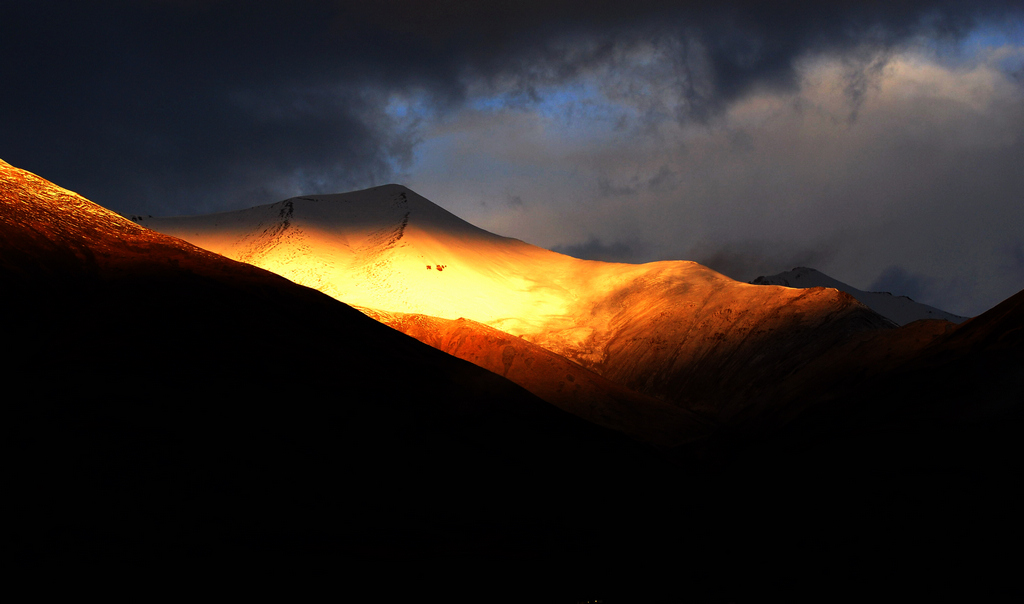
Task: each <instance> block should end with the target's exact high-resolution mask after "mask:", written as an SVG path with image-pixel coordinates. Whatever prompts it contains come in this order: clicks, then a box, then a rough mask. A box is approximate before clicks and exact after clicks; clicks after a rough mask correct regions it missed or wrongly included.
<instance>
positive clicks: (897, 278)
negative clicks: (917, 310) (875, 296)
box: [868, 265, 934, 300]
mask: <svg viewBox="0 0 1024 604" xmlns="http://www.w3.org/2000/svg"><path fill="white" fill-rule="evenodd" d="M933 285H934V284H933V283H932V280H931V279H929V278H927V277H925V276H924V275H918V274H914V273H912V272H910V271H908V270H907V269H905V268H903V267H902V266H896V265H893V266H890V267H887V268H886V269H885V270H884V271H882V274H880V275H879V276H878V278H877V279H875V281H874V282H873V283H872V284H871V286H870V287H869V288H868V289H869V290H870V291H873V292H890V293H891V292H897V293H898V294H899V295H903V296H907V297H909V298H912V299H914V300H922V299H924V298H925V296H927V295H928V293H929V292H930V290H931V289H932V287H933Z"/></svg>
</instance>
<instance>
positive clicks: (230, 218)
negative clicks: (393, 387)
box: [143, 185, 837, 364]
mask: <svg viewBox="0 0 1024 604" xmlns="http://www.w3.org/2000/svg"><path fill="white" fill-rule="evenodd" d="M143 224H145V225H146V226H150V227H152V228H154V229H156V230H158V231H162V232H164V233H168V234H171V235H174V236H177V237H181V238H182V239H185V240H187V241H189V242H191V243H194V244H196V245H198V246H200V247H204V248H206V249H209V250H212V251H215V252H218V253H220V254H223V255H225V256H228V257H230V258H234V259H236V260H240V261H243V262H248V263H251V264H255V265H257V266H260V267H262V268H265V269H267V270H270V271H273V272H275V273H278V274H280V275H283V276H284V277H287V278H288V279H291V280H292V281H295V282H297V283H300V284H302V285H306V286H308V287H312V288H315V289H318V290H320V291H322V292H324V293H326V294H328V295H330V296H333V297H334V298H337V299H338V300H341V301H342V302H345V303H347V304H350V305H352V306H356V307H363V308H371V309H378V310H383V311H390V312H398V313H413V314H423V315H430V316H434V317H440V318H443V319H453V320H454V319H459V318H466V319H471V320H474V321H477V322H479V323H483V324H485V325H489V326H491V327H494V328H497V329H499V330H501V331H504V332H506V333H509V334H512V335H514V336H521V337H524V338H526V339H528V340H530V341H532V342H534V343H537V344H540V345H542V346H544V347H545V348H548V349H549V350H552V351H555V352H557V353H559V354H565V355H567V356H569V357H570V358H574V359H577V360H579V361H581V362H587V363H592V364H595V363H596V364H599V363H602V362H603V361H604V360H605V359H606V357H607V355H608V354H611V353H612V352H610V350H611V348H612V347H613V342H611V341H610V340H609V338H611V336H610V335H609V334H611V333H613V332H614V333H619V332H621V331H623V330H627V331H628V328H629V324H630V322H633V321H635V322H650V323H651V324H654V325H664V328H662V329H658V330H655V332H656V333H658V334H659V335H658V336H657V337H664V338H669V339H671V338H677V339H679V338H685V337H686V333H688V330H690V329H700V330H703V331H709V332H710V333H711V334H712V337H709V338H707V339H705V340H700V341H694V342H692V343H691V345H692V346H693V347H695V348H694V354H700V350H703V349H705V348H708V347H713V346H717V345H718V344H717V343H716V342H717V340H716V339H715V338H716V337H718V336H716V335H715V334H716V333H719V332H722V333H724V330H739V331H735V332H734V333H736V334H739V335H737V337H743V336H742V330H743V329H749V330H753V329H754V327H753V325H754V324H755V323H756V322H757V321H761V320H762V318H763V317H762V315H763V314H764V313H765V312H766V311H767V309H770V308H772V307H776V306H780V305H785V304H788V303H789V302H790V301H793V300H796V299H798V298H800V297H801V296H803V295H804V294H803V293H800V291H799V290H787V291H784V292H781V293H779V292H775V293H770V291H769V290H774V289H775V288H766V287H764V286H753V285H747V284H743V283H738V282H736V281H733V280H731V279H729V278H727V277H725V276H723V275H720V274H719V273H716V272H714V271H712V270H710V269H708V268H706V267H703V266H701V265H698V264H696V263H693V262H685V261H671V262H654V263H649V264H642V265H632V264H616V263H607V262H596V261H588V260H579V259H576V258H572V257H569V256H564V255H562V254H557V253H555V252H551V251H548V250H545V249H542V248H538V247H536V246H533V245H529V244H527V243H524V242H522V241H519V240H516V239H509V238H506V237H500V236H498V235H495V234H493V233H489V232H487V231H484V230H482V229H479V228H477V227H474V226H473V225H471V224H469V223H467V222H465V221H463V220H462V219H460V218H458V217H456V216H454V215H452V214H450V213H449V212H447V211H445V210H444V209H442V208H440V207H439V206H437V205H435V204H433V203H432V202H430V201H428V200H426V199H424V198H422V197H420V196H419V195H417V194H416V193H413V192H412V191H409V190H408V189H406V188H404V187H400V186H396V185H388V186H383V187H376V188H374V189H367V190H365V191H357V192H354V193H347V194H341V195H325V196H312V197H299V198H294V199H291V200H288V201H284V202H280V203H276V204H272V205H269V206H261V207H257V208H251V209H249V210H243V211H239V212H232V213H227V214H219V215H208V216H200V217H185V218H173V219H151V220H146V221H143ZM779 289H781V288H779ZM836 293H837V292H834V291H833V294H828V295H835V294H836ZM698 323H699V325H698ZM718 324H721V325H722V327H721V328H720V329H718V330H717V331H716V329H715V326H716V325H718ZM666 341H667V340H666ZM651 346H652V348H651V351H650V352H648V353H644V354H650V355H660V354H669V352H668V351H669V348H670V347H668V346H663V345H661V344H658V343H657V342H653V343H652V344H651Z"/></svg>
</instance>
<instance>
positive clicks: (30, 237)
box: [0, 163, 664, 559]
mask: <svg viewBox="0 0 1024 604" xmlns="http://www.w3.org/2000/svg"><path fill="white" fill-rule="evenodd" d="M0 282H2V284H3V291H4V295H3V296H2V300H0V305H2V311H3V313H4V316H5V317H8V327H7V328H6V331H5V338H4V344H5V350H6V351H7V352H8V354H9V355H13V358H11V359H9V360H8V361H7V362H6V364H5V366H4V369H3V376H4V380H5V384H6V389H7V391H8V393H9V394H8V396H6V397H5V403H4V409H5V412H6V414H5V417H6V419H5V424H6V426H7V428H8V430H9V431H10V432H11V433H13V436H14V437H13V439H12V444H13V450H14V451H15V455H14V457H13V464H12V465H13V466H14V467H13V468H12V470H13V476H11V477H10V479H11V482H9V483H8V489H9V490H8V493H9V494H10V495H12V497H10V498H9V499H10V500H12V501H13V503H14V505H15V507H16V508H17V511H16V514H17V516H16V517H17V523H16V525H17V526H16V528H17V530H16V533H17V536H18V543H19V544H20V546H21V547H22V548H24V549H25V550H26V551H29V552H36V553H42V554H55V555H61V556H64V555H69V554H71V555H88V556H93V555H103V554H115V555H136V554H140V555H153V554H155V553H160V554H169V555H185V554H195V553H199V552H202V553H205V554H210V553H212V552H217V551H231V552H234V555H239V554H241V553H244V552H249V553H250V554H251V553H252V552H270V553H275V554H281V553H284V552H293V553H297V554H299V555H310V554H317V555H329V556H339V555H358V556H371V557H372V556H383V557H385V558H388V557H394V558H398V559H402V558H408V557H412V558H417V557H420V556H433V555H445V554H449V555H469V552H476V553H484V554H485V555H497V556H517V555H540V556H542V557H543V556H547V555H549V554H550V552H551V551H575V549H576V548H577V547H579V546H580V545H581V544H585V543H586V539H587V538H588V537H587V535H593V534H598V535H601V536H602V538H603V537H605V536H611V535H613V534H614V532H615V530H616V529H615V527H614V526H609V527H608V529H605V528H602V529H600V530H597V529H595V527H594V522H595V517H596V516H600V515H602V514H607V513H608V512H609V510H608V509H606V508H604V507H602V505H603V504H602V505H598V506H593V507H591V508H590V510H593V514H592V513H591V512H590V511H588V510H586V509H585V510H574V509H572V507H571V505H570V504H571V503H573V502H575V501H576V500H577V498H578V497H579V494H580V493H585V492H594V491H595V490H596V489H597V488H598V486H599V485H611V486H614V490H615V491H616V492H623V491H630V490H634V491H636V492H641V491H643V490H644V488H645V487H643V486H642V485H643V483H644V482H647V483H648V484H651V485H656V484H658V483H659V481H658V480H653V479H651V478H652V477H651V476H646V478H645V477H644V473H645V472H648V471H650V472H655V471H656V472H664V468H663V467H661V466H660V465H659V464H658V463H657V462H655V461H654V460H652V459H650V458H648V457H647V453H646V451H645V450H643V449H641V448H639V447H637V446H634V445H633V444H632V443H631V442H629V441H628V440H627V439H625V438H624V437H621V436H618V435H616V434H613V433H611V432H608V431H605V430H603V429H601V428H597V427H596V426H592V425H589V424H586V423H585V422H583V421H582V420H579V419H577V418H575V417H572V416H570V415H568V414H566V413H564V412H562V411H559V410H557V409H555V408H554V407H552V406H550V405H549V404H547V403H545V402H543V401H541V400H539V399H537V398H535V397H533V396H532V395H530V394H529V393H527V392H526V391H524V390H522V389H521V388H519V387H518V386H515V385H514V384H512V383H511V382H508V381H506V380H504V379H502V378H500V377H498V376H495V375H493V374H491V373H489V372H486V371H484V370H482V369H479V368H477V367H475V366H473V365H471V364H469V363H466V362H463V361H460V360H458V359H455V358H453V357H450V356H448V355H445V354H443V353H440V352H438V351H436V350H434V349H432V348H430V347H428V346H426V345H423V344H421V343H419V342H417V341H415V340H413V339H412V338H408V337H406V336H404V335H402V334H400V333H398V332H396V331H394V330H392V329H390V328H387V327H385V326H383V325H380V324H379V323H377V322H375V321H373V320H372V319H369V318H367V317H365V316H364V315H362V314H361V313H359V312H357V311H355V310H353V309H351V308H350V307H347V306H345V305H344V304H341V303H339V302H337V301H335V300H333V299H331V298H329V297H327V296H325V295H323V294H321V293H319V292H316V291H314V290H311V289H308V288H305V287H302V286H298V285H295V284H293V283H291V282H289V281H287V280H286V279H284V278H282V277H278V276H276V275H273V274H271V273H268V272H266V271H264V270H262V269H258V268H255V267H252V266H249V265H245V264H241V263H238V262H234V261H231V260H228V259H226V258H223V257H221V256H217V255H215V254H212V253H209V252H205V251H203V250H200V249H198V248H195V247H193V246H191V245H190V244H187V243H185V242H183V241H180V240H177V239H174V238H171V237H167V236H164V235H160V234H157V233H154V232H152V231H148V230H146V229H143V228H140V227H138V226H137V225H135V224H133V223H131V222H129V221H127V220H124V219H122V218H120V217H119V216H117V215H116V214H113V213H111V212H108V211H107V210H104V209H103V208H101V207H99V206H97V205H95V204H93V203H91V202H89V201H87V200H85V199H83V198H81V197H79V196H77V195H75V194H73V193H71V192H68V191H66V190H63V189H60V188H59V187H56V186H54V185H52V184H50V183H48V182H46V181H45V180H43V179H41V178H38V177H36V176H35V175H33V174H30V173H27V172H24V171H21V170H18V169H16V168H13V167H11V166H9V165H7V164H3V163H0ZM14 393H17V394H14ZM637 489H639V490H637ZM14 494H17V496H16V497H15V496H13V495H14Z"/></svg>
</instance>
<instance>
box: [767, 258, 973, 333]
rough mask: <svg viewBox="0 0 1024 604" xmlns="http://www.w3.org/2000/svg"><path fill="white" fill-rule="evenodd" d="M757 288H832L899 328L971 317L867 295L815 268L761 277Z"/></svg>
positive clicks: (884, 295)
mask: <svg viewBox="0 0 1024 604" xmlns="http://www.w3.org/2000/svg"><path fill="white" fill-rule="evenodd" d="M751 283H754V284H756V285H782V286H785V287H799V288H807V287H832V288H835V289H838V290H839V291H843V292H846V293H848V294H850V295H851V296H853V297H854V298H856V299H857V300H859V301H860V302H861V303H863V304H865V305H867V306H868V307H869V308H871V310H873V311H875V312H877V313H878V314H880V315H882V316H883V317H885V318H886V319H889V320H890V321H892V322H893V323H896V324H897V325H906V324H907V323H911V322H913V321H920V320H922V319H942V320H944V321H951V322H953V323H962V322H964V321H966V320H967V317H961V316H959V315H954V314H953V313H949V312H946V311H944V310H939V309H938V308H935V307H934V306H928V305H927V304H921V303H920V302H915V301H913V300H911V299H910V298H908V297H907V296H894V295H892V294H891V293H889V292H866V291H861V290H859V289H857V288H855V287H852V286H850V285H847V284H846V283H843V282H842V281H839V280H837V279H833V278H832V277H829V276H828V275H826V274H824V273H822V272H821V271H816V270H814V269H813V268H806V267H802V266H801V267H797V268H794V269H793V270H791V271H786V272H784V273H779V274H777V275H771V276H768V277H758V278H757V279H754V280H753V281H751Z"/></svg>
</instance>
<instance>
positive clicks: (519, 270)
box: [0, 162, 1024, 602]
mask: <svg viewBox="0 0 1024 604" xmlns="http://www.w3.org/2000/svg"><path fill="white" fill-rule="evenodd" d="M133 221H134V222H133ZM0 282H2V283H3V285H4V294H5V295H4V296H2V297H0V309H2V310H3V312H4V314H5V316H7V317H9V318H10V321H9V326H8V329H7V332H6V337H5V343H6V345H7V349H8V350H9V351H12V353H13V354H12V355H11V360H9V361H7V362H6V364H5V365H4V369H3V373H4V377H5V378H6V381H7V383H8V384H9V385H12V386H13V385H19V386H20V385H27V387H26V388H17V389H15V388H11V389H10V391H11V393H12V394H11V395H10V396H9V397H8V399H7V400H6V405H5V409H6V410H7V412H8V418H9V421H10V425H11V426H12V427H13V434H14V438H12V439H11V443H12V445H13V449H14V451H15V452H16V455H15V457H14V460H15V462H14V464H12V465H13V466H14V467H13V469H12V470H13V471H12V472H11V479H10V481H9V486H10V489H11V491H10V492H11V493H12V496H11V499H12V500H13V501H14V504H15V505H14V508H15V511H14V518H15V519H16V522H15V523H14V524H15V528H16V530H15V531H14V543H15V544H16V545H17V546H18V547H19V548H21V549H22V550H23V551H25V552H29V553H31V554H32V555H35V556H44V557H58V558H64V559H67V558H79V559H90V560H91V559H96V558H97V557H99V558H103V557H107V558H114V559H123V558H128V557H137V556H139V555H143V556H153V555H161V556H169V557H172V558H174V559H179V560H180V559H185V558H191V557H194V556H196V555H214V556H217V557H218V559H224V560H230V561H242V562H244V561H247V560H253V559H257V560H263V559H267V558H271V559H275V560H282V561H285V560H287V561H294V560H303V561H308V560H331V561H332V562H331V564H332V568H336V569H341V571H339V572H350V573H351V574H352V575H353V576H355V575H359V577H360V578H369V579H374V578H376V579H381V580H388V581H394V580H395V577H396V576H399V577H406V578H407V577H408V576H409V573H412V572H415V571H414V570H413V569H420V570H424V569H426V570H427V571H431V572H432V573H433V574H434V575H435V576H448V574H449V573H450V570H451V568H458V569H460V572H465V573H466V574H467V575H472V576H484V575H486V574H487V573H496V574H503V573H506V572H508V573H513V575H511V576H512V577H514V579H513V580H511V582H509V581H508V579H509V577H504V578H503V580H502V581H497V580H495V581H493V582H492V585H506V584H512V585H514V586H515V585H517V586H520V587H521V588H523V589H524V595H526V594H528V595H527V597H528V598H529V599H530V600H531V601H552V602H555V601H558V602H560V601H566V600H567V598H568V600H569V601H575V600H580V599H583V597H584V596H587V594H593V593H594V592H595V590H596V591H597V592H600V593H606V594H609V599H608V601H612V600H614V599H615V597H614V596H615V595H618V596H619V597H618V600H619V601H629V600H630V599H632V600H633V601H679V600H686V599H690V600H692V599H697V600H701V599H714V598H723V597H730V598H735V597H744V596H746V597H756V596H763V595H765V594H769V595H774V594H777V595H789V596H794V597H800V596H807V595H810V594H816V595H820V594H830V595H831V594H835V595H838V594H839V593H842V594H849V593H851V592H856V591H858V590H859V589H863V590H864V593H876V591H875V590H876V589H877V588H880V587H881V586H883V585H884V586H886V588H887V589H888V588H891V587H892V585H893V584H895V585H897V586H899V588H900V589H901V590H902V591H904V592H905V593H908V594H917V595H921V594H925V593H934V594H939V593H942V594H946V593H949V590H950V589H951V586H952V587H963V588H965V589H967V590H969V592H970V593H978V592H983V593H985V594H988V595H994V596H1005V595H1007V594H1009V595H1010V596H1012V595H1013V593H1015V592H1013V590H1014V589H1018V587H1016V586H1015V584H1014V583H1013V580H1012V578H1013V577H1014V576H1015V574H1014V573H1015V570H1016V565H1015V564H1014V560H1013V559H1012V558H1009V557H1006V556H1004V555H1003V554H1002V552H1004V551H1007V550H1008V549H1011V550H1012V548H1013V547H1015V545H1016V543H1017V542H1018V541H1019V539H1020V538H1021V537H1022V536H1024V535H1021V530H1020V527H1021V524H1020V522H1019V511H1018V509H1017V507H1016V506H1015V505H1013V502H1014V501H1015V499H1014V496H1015V495H1014V493H1015V486H1016V483H1017V482H1018V479H1019V476H1020V475H1021V472H1022V470H1024V467H1022V465H1024V461H1022V460H1024V445H1022V443H1024V439H1022V438H1020V435H1021V430H1022V427H1024V412H1022V403H1021V397H1020V392H1022V391H1024V383H1022V375H1024V372H1022V371H1021V368H1022V367H1024V292H1022V293H1020V294H1017V295H1016V296H1014V297H1012V298H1010V299H1008V300H1006V301H1005V302H1003V303H1002V304H1000V305H998V306H997V307H995V308H993V309H992V310H990V311H989V312H987V313H984V314H983V315H981V316H978V317H975V318H973V319H969V320H966V321H963V322H960V323H954V322H950V321H943V320H926V321H915V322H912V323H909V324H907V325H905V326H903V327H896V326H895V325H894V322H893V321H891V320H889V319H886V318H884V317H883V316H881V315H879V314H878V313H876V312H875V311H873V310H871V308H868V307H867V306H865V305H864V304H862V303H861V302H858V301H857V299H855V297H854V296H851V295H850V294H849V293H845V292H842V291H839V290H838V289H835V288H823V287H812V288H807V289H797V288H790V287H783V286H779V285H755V284H745V283H738V282H736V281H733V280H731V279H728V278H727V277H725V276H723V275H720V274H718V273H716V272H714V271H711V270H710V269H707V268H706V267H703V266H700V265H698V264H695V263H692V262H682V261H680V262H657V263H651V264H644V265H629V264H614V263H602V262H593V261H584V260H578V259H575V258H570V257H568V256H563V255H560V254H556V253H554V252H550V251H547V250H543V249H540V248H537V247H535V246H532V245H529V244H527V243H524V242H522V241H518V240H515V239H508V238H505V237H500V236H498V235H494V234H491V233H488V232H486V231H483V230H481V229H478V228H476V227H474V226H472V225H470V224H468V223H466V222H465V221H462V220H461V219H459V218H457V217H455V216H454V215H452V214H450V213H448V212H447V211H445V210H443V209H441V208H440V207H438V206H437V205H435V204H433V203H431V202H429V201H427V200H425V199H423V198H422V197H420V196H419V195H417V194H415V193H414V192H412V191H410V190H408V189H405V188H404V187H399V186H394V185H389V186H385V187H377V188H374V189H368V190H365V191H357V192H353V193H347V194H341V195H317V196H305V197H298V198H293V199H290V200H286V201H283V202H280V203H276V204H272V205H268V206H260V207H256V208H251V209H248V210H242V211H239V212H230V213H225V214H216V215H209V216H198V217H182V218H166V219H157V218H142V217H132V220H127V219H125V218H122V217H121V216H118V215H117V214H114V213H113V212H110V211H108V210H105V209H104V208H102V207H100V206H98V205H96V204H94V203H92V202H90V201H88V200H85V199H83V198H82V197H80V196H78V195H76V194H74V193H72V192H70V191H67V190H65V189H62V188H60V187H58V186H56V185H54V184H52V183H49V182H47V181H46V180H44V179H42V178H40V177H38V176H36V175H34V174H31V173H29V172H26V171H24V170H20V169H18V168H15V167H13V166H10V165H8V164H6V163H2V162H0ZM318 290H319V291H318ZM353 306H354V307H355V308H353ZM357 309H358V310H357ZM406 334H408V335H406ZM410 336H411V337H410ZM456 357H459V358H456ZM467 361H468V362H467ZM15 392H17V393H19V394H13V393H15ZM337 560H343V561H344V562H343V563H342V564H340V565H338V564H334V563H333V561H337ZM453 565H454V566H453ZM438 569H441V570H442V572H441V574H437V572H434V571H437V570H438ZM951 569H953V570H951ZM979 576H984V577H985V581H984V582H979V581H976V580H975V578H976V577H979ZM639 578H642V580H638V579H639ZM533 579H536V580H537V581H538V582H543V583H544V585H545V589H544V591H542V592H536V591H534V590H532V589H529V586H530V585H531V580H533ZM552 586H553V587H552ZM584 588H585V589H584ZM417 593H418V592H417ZM538 594H539V595H538ZM587 597H589V596H587Z"/></svg>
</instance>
